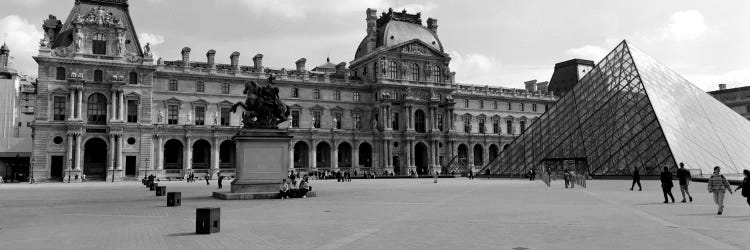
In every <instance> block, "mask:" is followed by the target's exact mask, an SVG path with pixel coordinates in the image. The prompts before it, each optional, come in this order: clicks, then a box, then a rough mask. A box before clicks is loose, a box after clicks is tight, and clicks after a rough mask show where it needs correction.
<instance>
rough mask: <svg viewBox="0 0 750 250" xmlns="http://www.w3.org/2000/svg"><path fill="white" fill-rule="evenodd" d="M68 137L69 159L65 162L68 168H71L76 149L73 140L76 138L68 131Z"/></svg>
mask: <svg viewBox="0 0 750 250" xmlns="http://www.w3.org/2000/svg"><path fill="white" fill-rule="evenodd" d="M67 137H68V152H66V154H67V157H68V159H67V160H68V161H67V162H66V163H65V164H66V166H67V167H68V170H70V169H71V168H73V151H75V148H73V140H74V137H73V135H72V134H70V133H68V136H67Z"/></svg>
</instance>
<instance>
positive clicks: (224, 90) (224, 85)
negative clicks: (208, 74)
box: [221, 83, 229, 94]
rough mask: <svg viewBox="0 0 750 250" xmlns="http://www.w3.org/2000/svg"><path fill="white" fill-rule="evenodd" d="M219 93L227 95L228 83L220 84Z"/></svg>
mask: <svg viewBox="0 0 750 250" xmlns="http://www.w3.org/2000/svg"><path fill="white" fill-rule="evenodd" d="M221 93H222V94H229V83H222V84H221Z"/></svg>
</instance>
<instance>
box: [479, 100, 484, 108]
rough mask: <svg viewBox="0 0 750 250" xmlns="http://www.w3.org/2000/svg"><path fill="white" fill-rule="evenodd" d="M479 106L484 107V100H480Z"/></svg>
mask: <svg viewBox="0 0 750 250" xmlns="http://www.w3.org/2000/svg"><path fill="white" fill-rule="evenodd" d="M479 108H480V109H484V100H479Z"/></svg>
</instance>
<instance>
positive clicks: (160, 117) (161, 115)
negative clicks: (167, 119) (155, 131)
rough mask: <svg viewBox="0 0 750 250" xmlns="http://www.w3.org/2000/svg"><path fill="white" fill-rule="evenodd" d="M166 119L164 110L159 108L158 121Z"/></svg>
mask: <svg viewBox="0 0 750 250" xmlns="http://www.w3.org/2000/svg"><path fill="white" fill-rule="evenodd" d="M163 121H164V110H159V117H158V120H157V122H158V123H162V122H163Z"/></svg>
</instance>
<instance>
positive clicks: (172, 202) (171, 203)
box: [167, 192, 182, 207]
mask: <svg viewBox="0 0 750 250" xmlns="http://www.w3.org/2000/svg"><path fill="white" fill-rule="evenodd" d="M180 205H182V193H180V192H169V193H167V207H177V206H180Z"/></svg>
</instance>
